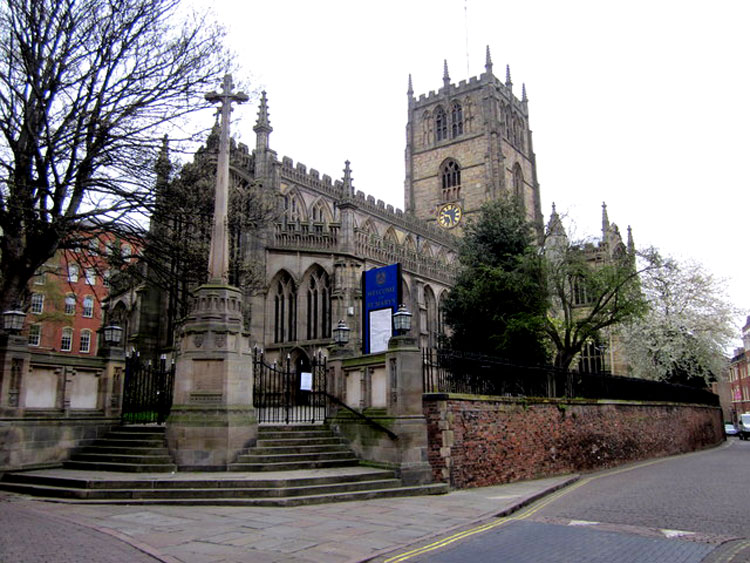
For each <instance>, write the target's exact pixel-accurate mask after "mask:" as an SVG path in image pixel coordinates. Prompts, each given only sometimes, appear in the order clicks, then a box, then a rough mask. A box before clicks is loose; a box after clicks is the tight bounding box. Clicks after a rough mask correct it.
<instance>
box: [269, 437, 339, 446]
mask: <svg viewBox="0 0 750 563" xmlns="http://www.w3.org/2000/svg"><path fill="white" fill-rule="evenodd" d="M342 444H343V445H345V444H346V442H345V441H344V440H342V439H341V438H337V437H330V438H302V439H297V438H291V439H281V438H276V439H273V440H266V439H262V438H258V440H257V441H256V443H255V447H256V448H272V447H281V446H326V445H331V446H336V445H342Z"/></svg>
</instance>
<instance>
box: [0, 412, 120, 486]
mask: <svg viewBox="0 0 750 563" xmlns="http://www.w3.org/2000/svg"><path fill="white" fill-rule="evenodd" d="M119 422H120V419H119V417H118V418H102V417H90V416H86V415H82V416H80V417H78V416H69V417H64V416H60V417H52V416H39V417H26V418H0V445H2V447H1V448H0V473H2V472H4V471H18V470H21V469H37V468H43V467H58V466H60V465H61V464H62V462H63V461H65V460H67V459H69V458H70V455H71V453H73V452H74V451H75V450H76V449H78V448H80V447H82V446H86V445H88V444H91V443H93V442H94V441H95V440H96V439H97V438H100V437H102V436H104V435H105V434H106V433H107V432H108V431H109V430H110V429H111V428H112V427H113V426H115V425H117V424H118V423H119Z"/></svg>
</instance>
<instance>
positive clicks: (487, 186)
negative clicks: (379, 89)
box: [404, 47, 542, 232]
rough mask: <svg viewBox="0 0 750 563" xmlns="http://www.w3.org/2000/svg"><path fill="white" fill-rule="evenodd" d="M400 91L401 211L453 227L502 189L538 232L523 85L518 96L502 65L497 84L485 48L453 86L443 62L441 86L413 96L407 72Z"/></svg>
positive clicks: (538, 214)
mask: <svg viewBox="0 0 750 563" xmlns="http://www.w3.org/2000/svg"><path fill="white" fill-rule="evenodd" d="M407 94H408V97H409V119H408V123H407V125H406V180H405V185H404V188H405V189H404V194H405V195H404V197H405V202H404V207H405V209H406V211H407V212H410V213H412V214H414V215H416V216H417V217H419V218H420V219H424V220H425V221H429V222H432V221H436V222H437V224H438V225H439V226H440V227H443V228H445V229H454V228H455V227H460V226H461V225H462V224H464V223H465V222H466V220H467V219H468V218H470V217H471V216H472V215H474V214H476V213H477V211H478V210H479V208H480V207H481V205H482V204H483V203H485V202H486V201H489V200H493V199H496V198H498V197H500V196H501V194H504V193H508V194H512V195H513V196H514V197H516V198H518V200H519V201H520V202H521V204H522V205H523V207H524V209H525V211H526V214H527V216H528V218H529V220H530V221H532V222H533V223H534V224H535V225H536V226H537V228H538V229H539V232H541V226H542V212H541V202H540V199H539V184H538V183H537V175H536V157H535V155H534V151H533V149H532V143H531V130H530V129H529V109H528V99H527V97H526V87H525V85H524V86H523V87H522V90H521V99H520V100H519V99H518V98H517V97H516V96H515V94H514V93H513V83H512V82H511V78H510V68H508V67H506V73H505V82H502V81H500V80H499V79H498V78H496V77H495V76H494V74H493V71H492V59H491V57H490V49H489V47H487V55H486V62H485V72H484V73H483V74H481V75H480V76H478V77H472V78H470V79H469V81H468V82H467V81H465V80H462V81H461V82H459V83H458V84H453V83H452V82H451V79H450V76H449V74H448V63H447V62H445V63H444V66H443V87H442V88H440V89H439V90H438V91H437V92H434V91H431V92H430V93H429V94H427V95H424V94H422V95H420V96H419V98H416V97H415V96H414V90H413V88H412V80H411V76H410V77H409V90H408V93H407Z"/></svg>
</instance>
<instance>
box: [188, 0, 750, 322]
mask: <svg viewBox="0 0 750 563" xmlns="http://www.w3.org/2000/svg"><path fill="white" fill-rule="evenodd" d="M195 3H196V4H197V5H199V6H203V7H205V6H208V5H209V2H208V1H206V0H195ZM210 5H211V7H212V10H213V11H214V13H215V15H216V18H217V19H218V20H219V21H220V22H221V23H222V24H223V25H224V26H226V28H227V29H228V32H229V44H230V46H231V47H232V48H233V49H234V50H235V51H236V52H237V54H238V60H239V63H240V66H241V68H242V73H241V75H239V76H236V77H235V79H236V81H241V82H242V83H243V85H244V86H245V87H246V88H257V89H258V90H261V89H262V90H266V91H267V96H268V104H269V110H270V119H271V125H272V127H273V129H274V131H273V133H272V134H271V148H273V149H274V150H276V151H277V152H278V154H279V157H281V156H289V157H291V158H292V159H294V161H295V162H302V163H304V164H305V165H307V167H308V169H309V168H315V169H317V170H318V171H319V172H320V173H321V174H329V175H330V176H331V177H332V178H334V179H337V178H341V176H342V169H343V167H344V161H345V160H347V159H348V160H350V161H351V166H352V170H353V176H354V185H355V187H356V189H358V190H362V191H364V192H365V193H367V194H371V195H373V196H375V197H376V198H378V199H383V200H385V201H386V202H387V203H392V204H393V205H395V206H397V207H401V208H402V207H403V182H404V144H405V125H406V119H407V96H406V90H407V85H408V77H409V74H411V75H412V80H413V85H414V91H415V93H416V94H420V93H427V92H428V91H430V90H437V89H438V88H440V86H441V85H442V73H443V60H444V59H446V60H447V61H448V69H449V74H450V77H451V80H452V81H453V82H454V83H455V82H458V81H460V80H464V79H467V78H469V77H470V76H476V75H479V74H480V73H481V72H483V70H484V62H485V48H486V46H487V45H489V46H490V50H491V52H492V59H493V63H494V69H495V74H496V75H498V76H499V77H500V78H504V72H505V65H506V64H509V65H510V69H511V77H512V80H513V84H514V91H515V92H516V94H517V95H519V97H520V92H521V85H522V84H523V83H525V84H526V89H527V92H528V98H529V117H530V123H531V129H532V131H533V142H534V150H535V152H536V156H537V165H538V178H539V182H540V185H541V198H542V210H543V212H544V215H545V221H546V220H547V219H548V217H549V213H550V209H551V206H552V203H553V202H554V203H556V204H557V209H558V211H559V212H561V213H565V214H567V216H568V218H569V220H570V221H573V222H574V223H575V225H576V226H575V232H576V234H577V235H578V236H586V235H590V236H596V235H599V234H600V226H601V204H602V202H603V201H606V203H607V206H608V212H609V218H610V220H611V221H613V222H615V223H617V225H618V226H619V227H620V230H621V232H622V233H623V234H624V233H625V231H626V228H627V226H628V225H630V226H632V228H633V235H634V238H635V242H636V246H638V247H646V246H656V247H658V248H659V249H660V250H661V251H662V252H663V253H664V254H668V255H672V256H675V257H677V258H680V259H683V260H685V259H694V260H697V261H698V262H700V263H702V264H703V265H704V266H705V267H706V268H707V269H708V270H709V271H711V272H712V273H713V274H715V275H716V276H717V277H721V278H725V279H726V280H727V281H728V292H729V295H730V296H731V300H732V301H733V302H734V304H735V305H736V306H738V307H740V308H742V309H743V311H745V312H747V311H750V290H749V289H748V285H749V283H748V282H750V265H749V264H750V257H746V256H745V245H744V244H743V242H744V237H745V230H746V229H748V228H750V225H748V224H747V221H746V219H745V218H746V216H747V215H748V211H750V194H749V191H748V162H749V159H748V152H749V151H748V148H749V147H748V145H749V144H750V143H749V142H748V134H747V132H748V130H750V110H748V104H750V71H749V69H748V66H750V65H748V56H749V55H750V49H749V48H748V47H750V31H749V30H748V25H750V2H748V1H747V0H716V1H715V2H706V1H702V2H698V1H692V0H680V1H676V0H675V1H672V0H650V1H644V0H629V1H628V2H602V1H601V0H599V1H579V0H569V1H566V2H560V1H555V0H548V1H538V0H515V1H510V2H503V1H499V0H429V1H423V0H413V1H412V0H401V1H398V2H397V1H391V0H380V1H378V2H363V1H354V0H348V1H327V0H319V1H315V2H313V1H310V0H274V1H273V2H265V1H264V2H261V1H257V0H252V1H249V2H245V3H243V4H238V3H237V2H235V1H231V0H213V1H212V2H210ZM240 5H241V6H243V7H241V8H240V7H238V6H240ZM467 55H468V56H467ZM217 87H218V85H217ZM256 113H257V100H253V101H252V102H251V103H248V104H246V105H245V106H244V107H241V108H238V109H237V110H236V111H235V115H234V117H235V118H236V119H237V120H238V121H236V122H235V125H233V127H234V130H233V134H234V135H235V136H238V137H239V138H240V139H241V140H242V141H243V142H245V143H247V144H248V145H249V146H250V147H251V148H252V147H253V146H254V140H255V137H254V133H253V130H252V127H253V125H254V123H255V118H256ZM206 120H207V121H208V123H209V125H210V123H211V122H212V120H213V117H212V116H211V114H210V113H207V115H206ZM743 320H744V317H743Z"/></svg>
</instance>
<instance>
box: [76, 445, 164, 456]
mask: <svg viewBox="0 0 750 563" xmlns="http://www.w3.org/2000/svg"><path fill="white" fill-rule="evenodd" d="M81 452H83V450H81V451H80V452H79V453H81ZM85 452H86V453H87V454H114V455H162V456H163V455H166V456H168V455H169V450H168V449H167V448H165V447H164V445H163V444H162V445H161V446H160V447H150V446H144V447H141V446H125V447H121V446H115V445H106V446H99V445H96V444H93V445H91V446H86V450H85ZM74 455H75V454H74Z"/></svg>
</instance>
